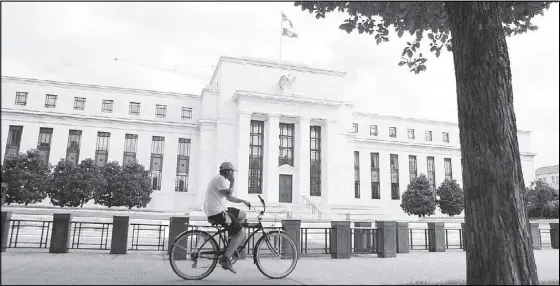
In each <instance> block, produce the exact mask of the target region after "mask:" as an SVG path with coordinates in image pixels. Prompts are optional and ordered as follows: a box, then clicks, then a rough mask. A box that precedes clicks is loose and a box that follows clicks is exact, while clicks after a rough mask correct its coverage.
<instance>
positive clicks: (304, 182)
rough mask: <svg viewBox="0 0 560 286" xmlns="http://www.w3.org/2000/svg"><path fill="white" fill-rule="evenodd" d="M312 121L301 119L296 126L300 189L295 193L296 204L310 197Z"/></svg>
mask: <svg viewBox="0 0 560 286" xmlns="http://www.w3.org/2000/svg"><path fill="white" fill-rule="evenodd" d="M309 126H310V120H309V118H305V117H300V119H299V124H298V125H297V126H296V132H295V136H296V146H295V153H296V154H297V155H296V156H295V167H296V172H297V173H296V174H297V175H296V176H297V182H298V185H297V186H298V187H297V188H295V189H296V191H295V192H294V198H293V202H294V203H299V202H300V201H301V199H300V197H301V196H306V197H308V198H309V197H310V193H309V192H310V180H311V179H310V176H311V169H310V157H309V156H310V147H311V145H310V142H311V141H310V140H311V139H310V127H309Z"/></svg>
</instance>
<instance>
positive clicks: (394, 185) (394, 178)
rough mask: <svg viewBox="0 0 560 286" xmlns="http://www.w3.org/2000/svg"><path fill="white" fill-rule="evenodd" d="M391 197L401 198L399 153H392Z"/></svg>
mask: <svg viewBox="0 0 560 286" xmlns="http://www.w3.org/2000/svg"><path fill="white" fill-rule="evenodd" d="M390 157H391V158H390V161H391V199H392V200H398V199H400V198H401V194H400V190H399V155H397V154H391V155H390Z"/></svg>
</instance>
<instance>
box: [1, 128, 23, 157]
mask: <svg viewBox="0 0 560 286" xmlns="http://www.w3.org/2000/svg"><path fill="white" fill-rule="evenodd" d="M22 132H23V126H15V125H10V129H9V130H8V142H6V153H5V154H4V158H6V157H7V156H8V155H15V154H17V153H18V152H19V146H20V144H21V133H22Z"/></svg>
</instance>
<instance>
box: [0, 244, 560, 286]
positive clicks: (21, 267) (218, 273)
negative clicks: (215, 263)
mask: <svg viewBox="0 0 560 286" xmlns="http://www.w3.org/2000/svg"><path fill="white" fill-rule="evenodd" d="M558 255H559V252H558V250H557V249H542V250H537V251H535V258H536V262H537V267H538V273H539V280H541V281H543V280H553V279H554V280H557V279H558V274H559V270H558V269H559V263H558ZM235 269H236V270H237V273H238V274H237V275H235V274H233V273H230V272H229V271H225V270H223V269H221V268H219V267H217V268H216V270H215V271H214V272H213V273H212V274H211V275H210V276H208V277H207V278H205V279H203V280H201V281H185V280H183V279H181V278H179V277H178V276H176V275H175V273H173V270H171V266H170V265H169V261H168V260H167V256H165V255H164V254H163V252H132V253H129V254H126V255H111V254H108V253H100V252H98V251H95V252H94V251H72V252H70V253H68V254H49V253H48V252H47V251H45V250H40V251H39V250H20V249H9V250H8V252H4V253H2V285H9V284H12V285H13V284H20V285H21V284H74V285H78V284H90V285H91V284H129V285H130V284H136V285H140V284H150V285H185V284H189V285H190V284H192V285H212V284H250V285H263V284H266V285H287V284H403V283H411V282H415V281H430V282H432V283H434V282H444V281H448V280H462V279H465V274H466V270H465V269H466V268H465V253H464V252H463V251H458V250H453V251H448V252H445V253H430V252H426V251H412V252H411V253H408V254H399V255H398V257H397V258H385V259H382V258H377V257H376V256H375V255H361V256H354V257H352V258H351V259H344V260H342V259H340V260H337V259H331V258H330V257H318V258H317V257H303V258H301V259H300V261H299V262H298V265H297V267H296V269H295V270H294V272H292V274H290V276H288V277H287V278H285V279H280V280H271V279H268V278H266V277H265V276H263V275H262V274H261V273H260V272H259V271H258V269H257V267H256V266H255V265H254V264H253V262H252V259H247V260H240V261H238V262H237V263H236V264H235Z"/></svg>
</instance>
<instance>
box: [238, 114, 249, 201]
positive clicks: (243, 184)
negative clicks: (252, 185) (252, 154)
mask: <svg viewBox="0 0 560 286" xmlns="http://www.w3.org/2000/svg"><path fill="white" fill-rule="evenodd" d="M250 131H251V113H247V112H240V113H238V114H237V142H238V143H237V151H238V157H237V166H235V167H236V168H237V176H236V177H235V191H234V192H235V194H234V195H235V196H236V197H238V198H241V199H247V198H248V197H249V195H248V190H249V143H250V141H249V136H250V133H251V132H250Z"/></svg>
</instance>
